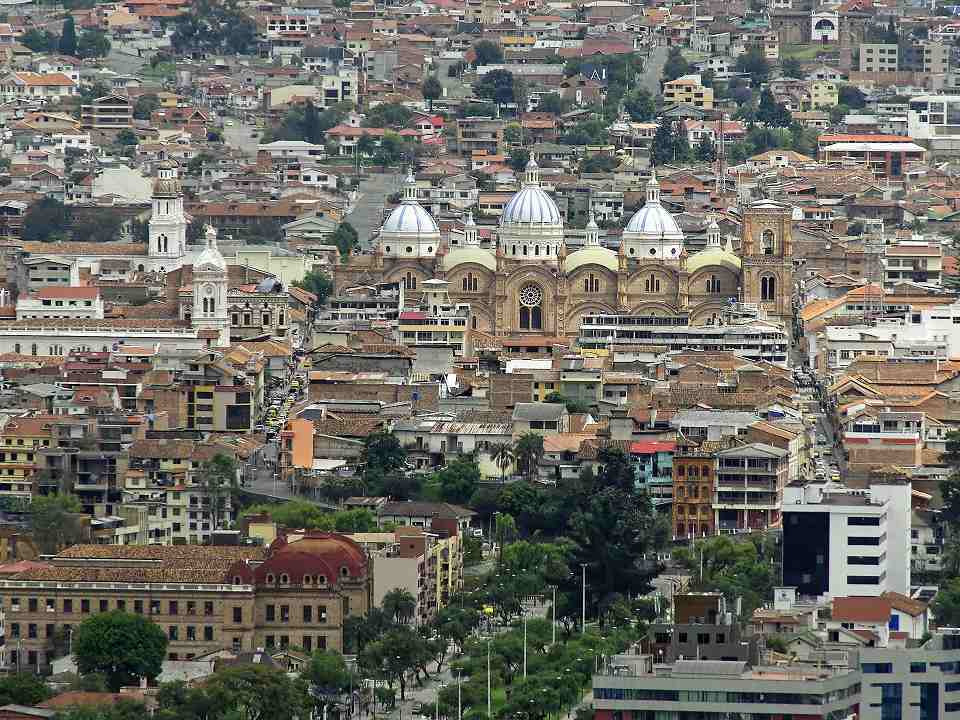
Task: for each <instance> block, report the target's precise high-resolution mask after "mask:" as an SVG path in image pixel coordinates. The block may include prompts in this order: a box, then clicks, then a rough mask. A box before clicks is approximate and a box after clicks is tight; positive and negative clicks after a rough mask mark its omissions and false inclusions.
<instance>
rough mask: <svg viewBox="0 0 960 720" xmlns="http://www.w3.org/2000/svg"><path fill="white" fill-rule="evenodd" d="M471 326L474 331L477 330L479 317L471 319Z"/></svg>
mask: <svg viewBox="0 0 960 720" xmlns="http://www.w3.org/2000/svg"><path fill="white" fill-rule="evenodd" d="M470 326H471V327H472V328H473V329H474V330H476V329H477V316H476V315H474V316H473V317H472V318H470Z"/></svg>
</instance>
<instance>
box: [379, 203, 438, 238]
mask: <svg viewBox="0 0 960 720" xmlns="http://www.w3.org/2000/svg"><path fill="white" fill-rule="evenodd" d="M380 231H381V232H382V233H416V234H427V233H439V232H440V227H439V226H438V225H437V221H436V220H434V219H433V217H431V215H430V213H428V212H427V211H426V210H424V209H423V206H422V205H420V203H416V202H411V203H408V202H405V203H403V204H401V205H398V206H397V207H395V208H394V209H393V212H391V213H390V216H389V217H388V218H387V221H386V222H385V223H384V224H383V227H382V228H381V230H380Z"/></svg>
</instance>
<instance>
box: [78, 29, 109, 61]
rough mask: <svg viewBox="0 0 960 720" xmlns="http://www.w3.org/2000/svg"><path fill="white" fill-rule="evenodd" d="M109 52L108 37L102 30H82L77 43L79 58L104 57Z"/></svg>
mask: <svg viewBox="0 0 960 720" xmlns="http://www.w3.org/2000/svg"><path fill="white" fill-rule="evenodd" d="M109 53H110V39H109V38H108V37H107V34H106V33H105V32H103V31H102V30H84V31H83V35H81V36H80V42H78V43H77V55H78V56H79V57H81V58H98V57H106V56H107V55H108V54H109Z"/></svg>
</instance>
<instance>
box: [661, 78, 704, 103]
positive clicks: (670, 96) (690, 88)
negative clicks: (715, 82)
mask: <svg viewBox="0 0 960 720" xmlns="http://www.w3.org/2000/svg"><path fill="white" fill-rule="evenodd" d="M663 101H664V103H665V104H667V105H672V104H674V103H682V104H684V105H693V106H694V107H698V108H700V109H701V110H713V88H708V87H704V86H703V82H702V80H701V78H700V76H699V75H683V76H681V77H678V78H677V79H676V80H671V81H670V82H668V83H665V84H664V86H663Z"/></svg>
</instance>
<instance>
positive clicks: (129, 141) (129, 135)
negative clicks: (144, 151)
mask: <svg viewBox="0 0 960 720" xmlns="http://www.w3.org/2000/svg"><path fill="white" fill-rule="evenodd" d="M138 142H140V141H139V140H137V135H136V133H135V132H133V130H131V129H130V128H124V129H123V130H121V131H120V132H118V133H117V143H118V144H120V145H136V144H137V143H138Z"/></svg>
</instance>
